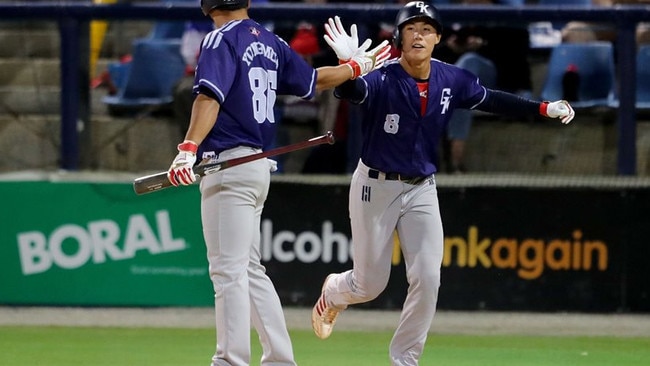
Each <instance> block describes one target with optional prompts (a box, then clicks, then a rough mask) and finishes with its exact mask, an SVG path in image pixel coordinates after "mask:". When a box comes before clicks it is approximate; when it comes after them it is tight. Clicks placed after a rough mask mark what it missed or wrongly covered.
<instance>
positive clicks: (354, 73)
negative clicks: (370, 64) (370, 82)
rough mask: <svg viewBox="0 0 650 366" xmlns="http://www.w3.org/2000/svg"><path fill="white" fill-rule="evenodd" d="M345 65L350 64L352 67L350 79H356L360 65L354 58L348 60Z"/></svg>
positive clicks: (359, 73) (359, 71) (359, 72)
mask: <svg viewBox="0 0 650 366" xmlns="http://www.w3.org/2000/svg"><path fill="white" fill-rule="evenodd" d="M345 64H346V65H348V66H350V67H351V68H352V77H351V79H356V78H357V77H359V75H361V66H360V65H359V64H358V63H357V62H356V61H354V60H350V61H348V62H346V63H345Z"/></svg>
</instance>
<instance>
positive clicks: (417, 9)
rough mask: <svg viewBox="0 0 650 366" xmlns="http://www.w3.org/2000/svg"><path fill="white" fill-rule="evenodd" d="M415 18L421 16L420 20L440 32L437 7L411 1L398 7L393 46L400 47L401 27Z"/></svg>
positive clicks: (440, 22) (440, 23) (440, 24)
mask: <svg viewBox="0 0 650 366" xmlns="http://www.w3.org/2000/svg"><path fill="white" fill-rule="evenodd" d="M416 18H422V20H424V21H426V22H428V23H429V24H431V25H432V26H433V27H434V28H436V31H437V32H438V34H442V21H441V20H440V14H439V13H438V9H436V7H435V6H433V5H431V4H427V3H426V2H424V1H411V2H410V3H408V4H406V5H404V7H403V8H402V9H400V11H399V13H397V17H396V18H395V32H394V34H393V41H394V42H395V47H397V48H400V49H401V48H402V35H401V32H402V28H403V27H404V25H405V24H406V23H407V22H409V21H411V20H413V19H416Z"/></svg>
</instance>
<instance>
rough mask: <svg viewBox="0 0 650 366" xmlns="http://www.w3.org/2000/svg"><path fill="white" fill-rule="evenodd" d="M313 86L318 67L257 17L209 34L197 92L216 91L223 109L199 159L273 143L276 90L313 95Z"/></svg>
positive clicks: (201, 58) (203, 46) (200, 62)
mask: <svg viewBox="0 0 650 366" xmlns="http://www.w3.org/2000/svg"><path fill="white" fill-rule="evenodd" d="M315 88H316V70H315V69H314V68H313V67H311V66H310V65H309V64H308V63H307V62H306V61H304V60H303V59H302V58H301V57H300V56H299V55H298V54H296V53H295V52H293V51H292V50H291V48H290V47H289V45H288V44H287V43H286V42H285V41H284V40H282V39H281V38H280V37H278V36H277V35H275V34H274V33H272V32H270V31H268V30H266V29H265V28H264V27H262V26H261V25H260V24H258V23H257V22H255V21H254V20H251V19H243V20H234V21H231V22H228V23H226V24H224V25H223V27H221V28H219V29H216V30H214V31H212V32H210V33H208V34H207V35H206V37H205V38H204V39H203V43H202V44H201V50H200V53H199V59H198V65H197V68H196V75H195V79H194V89H193V91H194V93H199V92H203V93H206V94H208V95H212V96H213V97H214V98H215V99H216V100H217V101H218V102H219V104H220V110H219V115H218V117H217V122H216V123H215V125H214V127H213V128H212V130H211V131H210V133H209V134H208V136H206V138H205V140H203V142H202V143H201V146H200V147H199V153H198V154H199V155H198V156H199V157H200V158H199V159H202V158H206V157H212V156H214V155H217V154H219V153H220V152H221V151H224V150H227V149H231V148H234V147H237V146H250V147H254V148H263V149H264V148H267V147H269V146H271V144H272V142H273V137H274V136H275V122H276V121H275V116H274V111H273V109H274V106H275V101H276V95H279V94H290V95H296V96H299V97H302V98H305V99H309V98H312V97H313V96H314V94H315V90H316V89H315Z"/></svg>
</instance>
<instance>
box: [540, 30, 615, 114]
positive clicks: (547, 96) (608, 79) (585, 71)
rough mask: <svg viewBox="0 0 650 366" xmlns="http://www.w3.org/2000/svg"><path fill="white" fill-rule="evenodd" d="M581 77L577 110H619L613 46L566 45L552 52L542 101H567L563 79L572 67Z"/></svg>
mask: <svg viewBox="0 0 650 366" xmlns="http://www.w3.org/2000/svg"><path fill="white" fill-rule="evenodd" d="M571 64H573V65H575V67H577V72H578V75H579V82H578V93H577V94H578V100H577V101H572V102H571V105H572V106H574V107H575V108H590V107H598V106H602V107H616V106H617V105H618V102H617V99H616V81H615V80H616V76H615V74H616V72H615V66H614V48H613V46H612V44H611V43H610V42H600V41H598V42H587V43H562V44H559V45H557V46H555V47H554V48H553V49H552V50H551V56H550V60H549V63H548V71H547V74H546V80H545V82H544V86H543V88H542V92H541V95H540V96H541V99H542V100H548V101H554V100H559V99H563V86H562V79H563V77H564V73H565V72H566V70H567V68H568V67H569V65H571Z"/></svg>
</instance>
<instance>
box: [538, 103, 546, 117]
mask: <svg viewBox="0 0 650 366" xmlns="http://www.w3.org/2000/svg"><path fill="white" fill-rule="evenodd" d="M547 109H548V102H542V103H541V104H540V105H539V114H541V115H542V116H544V117H548V113H546V110H547Z"/></svg>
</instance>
